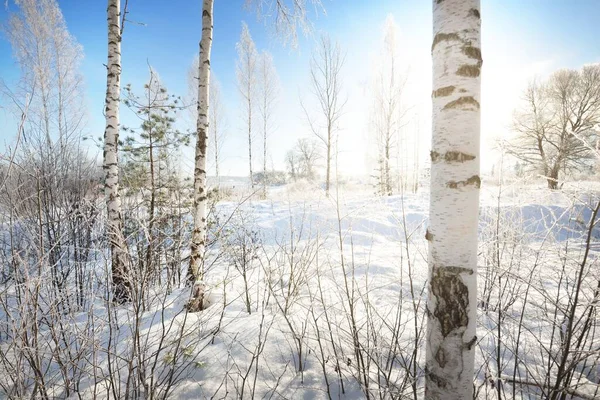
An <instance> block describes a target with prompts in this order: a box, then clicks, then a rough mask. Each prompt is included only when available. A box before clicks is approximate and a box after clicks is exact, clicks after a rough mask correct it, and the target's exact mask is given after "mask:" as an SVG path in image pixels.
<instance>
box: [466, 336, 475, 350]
mask: <svg viewBox="0 0 600 400" xmlns="http://www.w3.org/2000/svg"><path fill="white" fill-rule="evenodd" d="M476 341H477V336H473V339H471V340H469V342H468V343H465V347H466V348H467V350H471V349H472V348H473V345H474V344H475V342H476Z"/></svg>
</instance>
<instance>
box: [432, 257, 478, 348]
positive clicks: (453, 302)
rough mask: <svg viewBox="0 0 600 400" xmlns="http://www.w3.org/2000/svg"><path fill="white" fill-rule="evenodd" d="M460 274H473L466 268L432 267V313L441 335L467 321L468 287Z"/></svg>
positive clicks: (450, 331) (446, 334) (465, 325)
mask: <svg viewBox="0 0 600 400" xmlns="http://www.w3.org/2000/svg"><path fill="white" fill-rule="evenodd" d="M460 274H469V275H471V274H473V271H472V270H470V269H468V268H461V267H436V266H434V267H433V271H432V277H431V292H432V293H433V295H434V296H435V298H436V303H437V305H436V307H435V310H434V311H433V315H434V316H435V318H436V319H437V320H438V322H439V323H440V328H441V330H442V336H443V337H447V336H448V335H449V334H450V333H452V332H453V331H455V330H456V329H459V328H463V327H464V328H466V327H467V324H468V323H469V314H468V308H469V289H468V288H467V286H466V285H465V284H464V283H463V280H462V278H461V276H460Z"/></svg>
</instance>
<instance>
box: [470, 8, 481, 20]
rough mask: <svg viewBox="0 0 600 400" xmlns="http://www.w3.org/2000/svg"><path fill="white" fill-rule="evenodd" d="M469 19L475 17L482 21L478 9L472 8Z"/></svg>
mask: <svg viewBox="0 0 600 400" xmlns="http://www.w3.org/2000/svg"><path fill="white" fill-rule="evenodd" d="M469 17H475V18H477V19H481V14H480V13H479V10H478V9H476V8H471V9H470V10H469Z"/></svg>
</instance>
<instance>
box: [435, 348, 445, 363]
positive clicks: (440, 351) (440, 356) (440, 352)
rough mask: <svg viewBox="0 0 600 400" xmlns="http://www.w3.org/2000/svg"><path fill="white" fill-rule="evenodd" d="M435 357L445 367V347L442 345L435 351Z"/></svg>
mask: <svg viewBox="0 0 600 400" xmlns="http://www.w3.org/2000/svg"><path fill="white" fill-rule="evenodd" d="M435 359H436V361H437V362H438V364H440V367H442V368H444V367H445V366H446V352H445V351H444V348H443V347H440V348H439V349H438V351H437V353H435Z"/></svg>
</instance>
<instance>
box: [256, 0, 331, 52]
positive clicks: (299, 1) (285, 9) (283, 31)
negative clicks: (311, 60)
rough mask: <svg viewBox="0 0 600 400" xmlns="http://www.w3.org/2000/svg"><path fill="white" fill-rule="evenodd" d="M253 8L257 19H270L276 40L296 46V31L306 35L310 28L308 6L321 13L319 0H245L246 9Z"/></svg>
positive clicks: (322, 9)
mask: <svg viewBox="0 0 600 400" xmlns="http://www.w3.org/2000/svg"><path fill="white" fill-rule="evenodd" d="M251 6H254V7H255V10H256V13H257V15H258V17H259V18H261V19H264V20H265V21H266V20H268V19H270V18H271V17H272V18H273V19H274V21H273V26H274V28H275V32H276V33H277V35H278V38H279V39H280V40H281V41H283V43H291V44H292V45H296V43H297V39H298V30H301V31H303V32H304V33H308V32H310V31H311V30H312V27H311V25H310V23H309V19H308V11H309V6H312V8H313V9H314V10H315V13H319V12H323V13H325V9H324V8H323V4H322V2H321V0H246V7H251Z"/></svg>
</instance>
